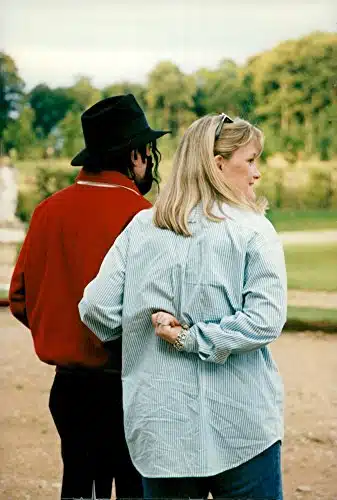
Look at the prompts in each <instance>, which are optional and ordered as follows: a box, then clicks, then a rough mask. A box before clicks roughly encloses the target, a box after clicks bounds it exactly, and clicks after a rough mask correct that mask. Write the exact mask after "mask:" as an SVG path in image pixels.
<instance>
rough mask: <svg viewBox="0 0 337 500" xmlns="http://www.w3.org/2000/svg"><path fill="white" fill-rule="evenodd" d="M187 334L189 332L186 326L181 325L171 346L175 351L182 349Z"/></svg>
mask: <svg viewBox="0 0 337 500" xmlns="http://www.w3.org/2000/svg"><path fill="white" fill-rule="evenodd" d="M188 334H189V328H188V326H185V325H184V326H182V327H181V329H180V331H179V332H178V334H177V337H176V339H175V341H174V342H173V347H174V348H175V349H176V350H177V351H182V350H183V349H184V345H185V341H186V338H187V336H188Z"/></svg>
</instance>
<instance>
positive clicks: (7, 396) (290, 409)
mask: <svg viewBox="0 0 337 500" xmlns="http://www.w3.org/2000/svg"><path fill="white" fill-rule="evenodd" d="M0 331H1V334H0V363H1V384H0V396H1V399H0V401H1V403H0V425H1V430H0V432H1V455H0V469H1V480H0V498H1V499H3V500H11V499H20V500H21V499H22V500H46V499H48V500H49V499H50V500H53V499H55V500H58V499H59V489H60V475H61V461H60V456H59V443H58V436H57V434H56V431H55V428H54V425H53V422H52V420H51V417H50V415H49V411H48V396H49V389H50V386H51V382H52V378H53V373H54V369H53V367H50V366H47V365H44V364H43V363H41V362H39V360H38V359H37V358H36V356H35V354H34V352H33V347H32V341H31V338H30V333H29V331H28V330H26V329H25V328H24V327H21V325H20V324H19V323H18V322H17V321H16V320H15V319H13V318H12V317H11V316H10V314H9V313H8V311H6V310H0ZM272 351H273V354H274V357H275V359H276V361H277V363H278V365H279V368H280V371H281V374H282V375H283V378H284V383H285V390H286V413H285V414H286V418H285V422H286V429H285V441H284V446H283V470H284V490H285V500H300V499H303V500H309V499H310V500H321V499H324V500H337V335H323V334H320V333H316V334H309V333H305V332H303V333H296V334H291V333H287V334H284V335H283V336H281V338H280V339H279V340H278V341H277V342H276V343H275V344H274V345H273V347H272Z"/></svg>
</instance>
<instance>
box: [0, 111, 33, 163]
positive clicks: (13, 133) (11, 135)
mask: <svg viewBox="0 0 337 500" xmlns="http://www.w3.org/2000/svg"><path fill="white" fill-rule="evenodd" d="M33 121H34V111H33V110H32V108H30V107H29V106H25V107H24V108H23V109H22V111H21V114H20V117H19V118H16V119H11V120H9V122H8V125H7V127H6V129H5V130H4V134H3V139H4V143H5V146H6V149H7V150H10V149H12V148H13V149H15V151H16V153H17V157H18V158H19V159H23V158H34V156H35V155H36V153H37V156H39V155H41V154H42V151H41V149H42V148H41V145H39V143H38V141H37V139H36V136H35V133H34V130H33ZM18 138H19V140H18ZM39 146H40V147H39Z"/></svg>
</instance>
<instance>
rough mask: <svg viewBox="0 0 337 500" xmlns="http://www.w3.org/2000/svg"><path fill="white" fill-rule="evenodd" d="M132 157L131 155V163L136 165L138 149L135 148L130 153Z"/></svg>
mask: <svg viewBox="0 0 337 500" xmlns="http://www.w3.org/2000/svg"><path fill="white" fill-rule="evenodd" d="M130 157H131V163H132V164H133V165H135V163H136V161H137V157H138V151H137V149H133V150H132V151H131V153H130Z"/></svg>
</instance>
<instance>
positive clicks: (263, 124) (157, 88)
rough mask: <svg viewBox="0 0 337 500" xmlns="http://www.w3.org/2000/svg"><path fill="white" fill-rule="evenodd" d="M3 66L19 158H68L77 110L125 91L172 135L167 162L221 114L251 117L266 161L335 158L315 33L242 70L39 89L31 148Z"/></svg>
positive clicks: (0, 61) (2, 92) (331, 112)
mask: <svg viewBox="0 0 337 500" xmlns="http://www.w3.org/2000/svg"><path fill="white" fill-rule="evenodd" d="M0 66H1V68H0V69H1V78H0V109H1V112H0V137H2V135H3V134H2V131H3V130H4V129H7V128H9V131H8V132H7V135H6V137H7V141H8V143H6V149H7V150H8V149H15V150H16V151H18V152H19V156H20V157H22V156H25V155H26V154H27V155H29V156H30V157H36V156H38V155H40V156H43V155H45V154H46V153H45V151H46V148H47V147H48V146H53V148H54V149H55V154H58V155H66V156H68V157H71V156H73V155H74V154H76V152H77V151H78V150H79V149H80V148H81V147H82V146H83V139H82V131H81V122H80V115H81V113H82V112H83V111H84V110H85V109H87V108H88V107H89V106H91V105H92V104H94V103H95V102H97V101H98V100H100V99H101V98H103V97H108V96H112V95H117V94H125V93H130V92H131V93H133V94H134V95H135V96H136V98H137V100H138V101H139V103H140V104H141V106H142V107H143V108H144V110H145V112H146V115H147V118H148V121H149V124H150V125H151V126H152V127H153V128H157V129H167V130H171V131H172V136H171V137H170V138H167V137H166V138H163V139H161V140H160V147H161V149H162V150H163V151H164V155H165V157H167V156H168V155H169V156H172V154H173V152H174V150H175V149H176V145H177V142H178V140H179V138H180V137H181V135H182V134H183V132H184V130H185V129H186V127H187V126H188V125H190V124H191V122H192V121H193V120H194V119H195V118H196V117H199V116H203V115H205V114H206V113H219V112H223V111H224V112H226V113H228V114H230V115H233V116H241V117H243V118H245V119H248V120H250V121H251V122H252V123H254V124H255V125H257V126H259V127H260V128H261V129H262V130H263V132H264V134H265V136H266V142H265V150H264V152H263V155H262V160H263V161H266V160H267V159H268V158H269V157H270V156H273V154H274V153H276V152H282V153H283V156H284V158H285V159H286V160H287V162H288V163H289V164H295V163H296V162H297V161H298V160H299V159H301V160H305V159H308V158H310V157H311V156H313V155H316V157H317V158H318V159H320V160H322V161H328V160H330V159H333V158H334V157H336V156H337V139H336V134H335V127H334V125H335V123H336V119H337V80H336V78H337V77H336V75H337V35H336V34H334V33H321V32H314V33H311V34H310V35H308V36H304V37H301V38H299V39H297V40H287V41H285V42H282V43H280V44H278V45H277V46H276V47H274V48H273V49H271V50H268V51H265V52H263V53H261V54H258V55H256V56H254V57H251V58H250V59H249V60H248V61H247V63H245V64H243V65H241V66H240V65H237V64H236V63H235V62H234V61H232V60H230V59H223V60H222V61H221V62H220V63H219V65H218V66H217V67H216V68H215V69H209V68H202V69H199V70H198V71H196V72H195V73H194V74H192V75H187V74H185V73H183V72H182V71H181V70H180V68H179V67H178V66H177V65H176V64H174V63H172V62H170V61H162V62H160V63H159V64H157V65H156V66H155V67H154V68H153V70H152V71H151V72H150V73H149V75H148V79H147V82H146V83H145V84H144V85H141V84H136V83H131V82H113V83H112V84H110V85H108V86H106V87H105V88H103V89H102V90H100V89H98V88H96V87H95V86H94V85H93V84H92V82H91V80H90V78H87V77H85V76H81V77H79V78H78V79H77V80H76V81H75V83H74V85H72V86H70V87H67V88H55V89H51V88H49V87H48V86H47V85H44V84H40V85H37V86H36V87H35V88H34V89H33V90H32V91H31V92H30V93H29V94H28V95H27V96H26V97H27V102H28V104H30V107H31V108H32V110H33V111H34V116H33V123H32V129H33V132H34V134H35V136H32V137H31V143H34V146H33V144H31V147H30V148H27V142H28V141H27V139H28V136H29V134H30V132H29V130H28V128H27V122H28V121H29V120H28V116H27V115H28V112H27V110H26V107H27V106H22V94H23V85H24V84H23V82H22V80H21V79H20V77H19V76H18V73H17V69H16V67H15V63H14V61H13V60H12V59H11V58H10V57H9V56H7V55H6V54H4V53H0ZM13 111H15V112H16V113H22V116H21V114H20V116H19V122H20V121H21V119H22V121H23V122H24V125H23V126H21V125H20V124H19V122H17V120H15V119H16V115H15V114H14V115H13ZM15 122H16V123H15ZM21 135H23V139H21ZM21 141H22V145H20V142H21ZM35 145H36V147H35ZM28 150H29V151H28ZM322 182H323V181H322ZM283 194H284V193H283V192H280V193H279V194H278V195H277V196H278V198H279V201H278V202H277V203H279V205H277V206H280V207H281V206H283V205H282V203H283V202H282V197H283ZM328 203H329V202H327V204H328Z"/></svg>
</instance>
